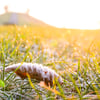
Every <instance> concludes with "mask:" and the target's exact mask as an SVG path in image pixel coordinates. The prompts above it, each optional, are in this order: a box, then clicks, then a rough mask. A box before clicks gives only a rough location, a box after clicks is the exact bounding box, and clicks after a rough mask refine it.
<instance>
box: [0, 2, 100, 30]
mask: <svg viewBox="0 0 100 100" xmlns="http://www.w3.org/2000/svg"><path fill="white" fill-rule="evenodd" d="M2 24H17V25H24V24H27V25H34V24H39V25H47V24H48V25H51V26H55V27H59V28H71V29H100V6H99V0H0V25H2Z"/></svg>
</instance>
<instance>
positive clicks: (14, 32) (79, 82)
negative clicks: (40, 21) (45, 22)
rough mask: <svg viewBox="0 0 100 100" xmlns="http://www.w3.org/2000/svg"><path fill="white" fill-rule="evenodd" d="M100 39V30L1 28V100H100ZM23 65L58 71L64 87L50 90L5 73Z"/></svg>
mask: <svg viewBox="0 0 100 100" xmlns="http://www.w3.org/2000/svg"><path fill="white" fill-rule="evenodd" d="M99 39H100V30H74V29H73V30H72V29H58V28H54V27H48V26H47V27H46V26H44V27H42V26H34V27H31V26H30V27H27V26H0V68H3V72H0V100H56V99H57V100H76V99H77V100H91V99H100V84H99V83H100V40H99ZM20 62H31V63H39V64H43V65H44V66H47V67H49V68H51V69H53V70H55V71H56V72H57V73H58V74H59V75H61V77H62V78H63V81H64V82H63V85H60V84H58V85H57V86H56V87H47V86H45V85H43V84H42V83H40V84H39V82H38V80H35V79H30V78H28V79H25V80H22V79H20V78H19V77H18V76H16V74H15V73H13V72H10V73H5V67H7V66H8V65H12V64H16V63H20ZM42 85H43V86H42Z"/></svg>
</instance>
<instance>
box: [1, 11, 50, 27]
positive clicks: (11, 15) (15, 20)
mask: <svg viewBox="0 0 100 100" xmlns="http://www.w3.org/2000/svg"><path fill="white" fill-rule="evenodd" d="M0 25H42V26H49V25H48V24H46V23H44V22H42V21H41V20H38V19H36V18H34V17H32V16H30V15H28V14H26V13H16V12H7V13H4V14H1V15H0Z"/></svg>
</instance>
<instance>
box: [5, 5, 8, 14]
mask: <svg viewBox="0 0 100 100" xmlns="http://www.w3.org/2000/svg"><path fill="white" fill-rule="evenodd" d="M4 9H5V13H7V12H8V6H7V5H6V6H5V7H4Z"/></svg>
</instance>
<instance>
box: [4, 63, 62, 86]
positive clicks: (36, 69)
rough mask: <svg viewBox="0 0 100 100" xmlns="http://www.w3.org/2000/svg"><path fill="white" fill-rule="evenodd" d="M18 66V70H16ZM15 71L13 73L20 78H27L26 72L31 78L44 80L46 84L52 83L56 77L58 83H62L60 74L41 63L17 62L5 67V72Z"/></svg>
mask: <svg viewBox="0 0 100 100" xmlns="http://www.w3.org/2000/svg"><path fill="white" fill-rule="evenodd" d="M16 68H18V70H16ZM15 70H16V71H15ZM10 71H15V73H16V74H17V75H18V76H20V77H21V78H22V79H25V78H27V75H26V73H28V74H29V75H30V77H31V78H33V79H37V80H39V81H44V82H45V83H46V85H49V84H50V85H51V86H52V85H53V80H55V78H56V79H58V82H59V83H60V84H62V83H63V81H62V78H61V76H59V75H58V74H57V73H56V72H55V71H54V70H52V69H50V68H48V67H46V66H43V65H41V64H36V63H34V64H32V63H23V64H21V63H18V64H13V65H10V66H8V67H6V68H5V72H10Z"/></svg>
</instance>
